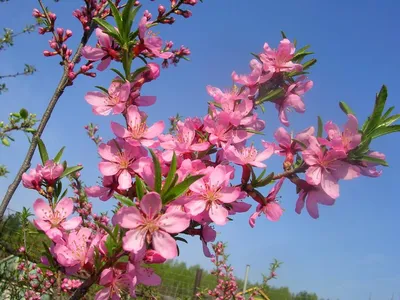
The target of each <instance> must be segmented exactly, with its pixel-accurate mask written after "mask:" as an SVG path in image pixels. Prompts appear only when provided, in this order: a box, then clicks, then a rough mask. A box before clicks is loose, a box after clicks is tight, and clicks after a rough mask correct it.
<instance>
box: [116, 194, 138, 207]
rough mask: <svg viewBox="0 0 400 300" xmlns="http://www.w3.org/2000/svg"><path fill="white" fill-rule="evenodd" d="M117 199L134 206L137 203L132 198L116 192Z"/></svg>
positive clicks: (126, 204)
mask: <svg viewBox="0 0 400 300" xmlns="http://www.w3.org/2000/svg"><path fill="white" fill-rule="evenodd" d="M114 197H115V199H117V200H118V201H119V202H121V203H122V204H123V205H125V206H134V205H135V204H134V203H133V201H132V200H131V199H129V198H128V197H125V196H122V195H119V194H114Z"/></svg>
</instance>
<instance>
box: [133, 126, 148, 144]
mask: <svg viewBox="0 0 400 300" xmlns="http://www.w3.org/2000/svg"><path fill="white" fill-rule="evenodd" d="M130 129H131V136H132V138H133V139H135V140H139V139H141V138H142V136H143V135H144V134H145V132H146V130H147V125H146V123H144V122H142V123H140V124H138V125H135V126H134V127H131V128H130Z"/></svg>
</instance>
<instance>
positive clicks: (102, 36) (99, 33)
mask: <svg viewBox="0 0 400 300" xmlns="http://www.w3.org/2000/svg"><path fill="white" fill-rule="evenodd" d="M96 37H97V38H98V39H99V44H100V45H101V46H102V47H104V48H111V37H110V36H109V35H107V34H106V33H104V32H103V30H101V29H100V28H96Z"/></svg>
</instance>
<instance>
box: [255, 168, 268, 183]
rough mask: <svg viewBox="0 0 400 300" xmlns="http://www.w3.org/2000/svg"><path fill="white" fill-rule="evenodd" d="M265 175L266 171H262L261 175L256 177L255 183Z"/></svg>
mask: <svg viewBox="0 0 400 300" xmlns="http://www.w3.org/2000/svg"><path fill="white" fill-rule="evenodd" d="M265 173H267V169H264V170H262V172H261V174H260V175H258V177H257V180H256V181H260V180H261V179H262V178H263V177H264V175H265Z"/></svg>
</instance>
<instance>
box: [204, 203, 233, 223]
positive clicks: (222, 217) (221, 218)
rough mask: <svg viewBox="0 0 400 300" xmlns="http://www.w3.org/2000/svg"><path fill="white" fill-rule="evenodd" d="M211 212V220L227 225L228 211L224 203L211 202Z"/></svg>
mask: <svg viewBox="0 0 400 300" xmlns="http://www.w3.org/2000/svg"><path fill="white" fill-rule="evenodd" d="M209 214H210V218H211V220H213V222H214V223H215V224H217V225H225V224H226V222H228V219H227V217H228V211H227V210H226V208H224V207H223V206H222V205H218V204H215V203H213V204H211V207H210V211H209Z"/></svg>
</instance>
